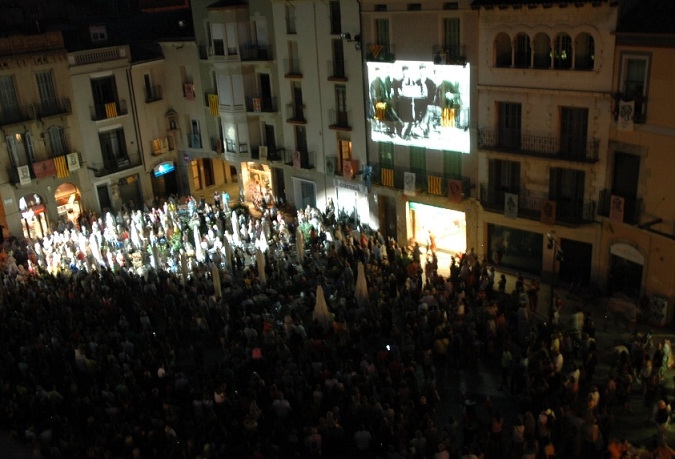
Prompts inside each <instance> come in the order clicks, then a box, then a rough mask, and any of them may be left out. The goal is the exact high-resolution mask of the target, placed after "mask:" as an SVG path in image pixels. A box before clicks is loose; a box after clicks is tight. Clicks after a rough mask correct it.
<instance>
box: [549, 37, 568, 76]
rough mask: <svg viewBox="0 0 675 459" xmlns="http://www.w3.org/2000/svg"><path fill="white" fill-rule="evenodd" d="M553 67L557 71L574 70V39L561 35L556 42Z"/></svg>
mask: <svg viewBox="0 0 675 459" xmlns="http://www.w3.org/2000/svg"><path fill="white" fill-rule="evenodd" d="M553 52H554V56H553V66H554V67H555V68H557V69H569V68H572V37H570V36H569V35H567V34H566V33H561V34H560V35H558V38H557V39H556V41H555V49H554V51H553Z"/></svg>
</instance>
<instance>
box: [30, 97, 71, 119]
mask: <svg viewBox="0 0 675 459" xmlns="http://www.w3.org/2000/svg"><path fill="white" fill-rule="evenodd" d="M35 110H36V112H37V116H38V117H39V118H48V117H50V116H58V115H69V114H71V113H72V112H73V111H72V107H71V106H70V99H68V98H65V99H50V100H44V101H42V102H40V103H39V104H37V105H36V109H35Z"/></svg>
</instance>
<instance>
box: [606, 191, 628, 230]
mask: <svg viewBox="0 0 675 459" xmlns="http://www.w3.org/2000/svg"><path fill="white" fill-rule="evenodd" d="M625 205H626V200H625V199H624V198H622V197H621V196H616V195H611V197H610V198H609V219H610V220H611V221H613V222H617V223H623V213H624V207H625Z"/></svg>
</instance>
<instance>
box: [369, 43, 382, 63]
mask: <svg viewBox="0 0 675 459" xmlns="http://www.w3.org/2000/svg"><path fill="white" fill-rule="evenodd" d="M383 49H384V45H378V44H373V45H370V47H369V48H368V50H369V51H370V54H372V55H373V58H375V59H377V58H378V57H380V53H381V52H382V50H383Z"/></svg>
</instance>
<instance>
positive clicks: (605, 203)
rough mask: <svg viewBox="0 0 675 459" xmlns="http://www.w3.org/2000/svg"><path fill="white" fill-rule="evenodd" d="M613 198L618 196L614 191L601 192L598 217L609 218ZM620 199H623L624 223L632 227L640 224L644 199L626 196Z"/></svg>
mask: <svg viewBox="0 0 675 459" xmlns="http://www.w3.org/2000/svg"><path fill="white" fill-rule="evenodd" d="M612 196H616V195H614V194H613V193H612V190H601V191H600V199H599V202H598V215H600V216H601V217H608V218H609V216H610V210H611V205H612ZM619 197H621V198H623V222H624V223H628V224H631V225H637V224H639V223H640V217H642V199H640V198H626V197H624V196H619Z"/></svg>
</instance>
